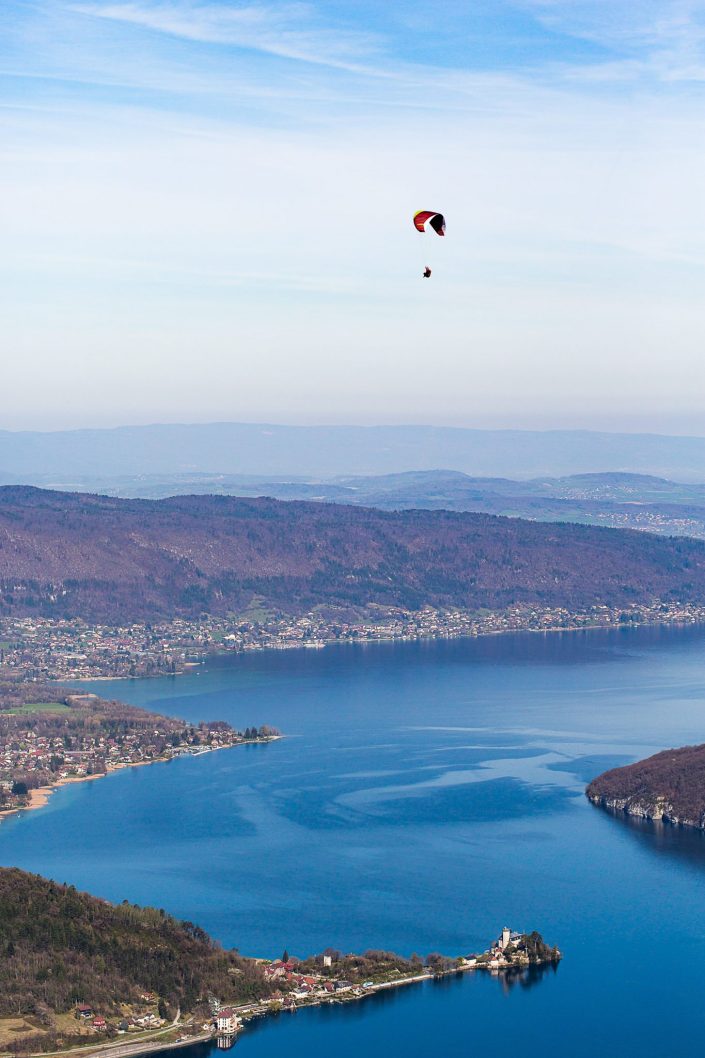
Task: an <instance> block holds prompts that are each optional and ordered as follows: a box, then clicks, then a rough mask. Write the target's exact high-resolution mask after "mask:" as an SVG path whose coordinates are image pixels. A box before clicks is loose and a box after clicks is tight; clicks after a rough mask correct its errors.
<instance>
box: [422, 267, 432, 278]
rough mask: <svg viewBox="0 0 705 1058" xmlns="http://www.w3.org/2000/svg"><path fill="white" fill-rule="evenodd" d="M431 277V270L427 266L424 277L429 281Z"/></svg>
mask: <svg viewBox="0 0 705 1058" xmlns="http://www.w3.org/2000/svg"><path fill="white" fill-rule="evenodd" d="M430 275H431V269H430V268H429V267H428V265H426V267H425V268H424V270H423V277H424V279H428V278H429V277H430Z"/></svg>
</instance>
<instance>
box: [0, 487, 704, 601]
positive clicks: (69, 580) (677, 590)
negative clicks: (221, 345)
mask: <svg viewBox="0 0 705 1058" xmlns="http://www.w3.org/2000/svg"><path fill="white" fill-rule="evenodd" d="M253 600H257V601H258V603H260V604H264V605H266V606H268V607H270V608H272V609H275V610H278V611H280V612H283V613H293V614H296V613H300V612H305V611H309V610H312V609H314V608H315V607H328V608H333V609H336V610H337V611H338V612H346V613H347V612H359V611H360V610H362V609H365V608H367V607H369V606H370V605H375V604H377V605H381V606H400V607H404V608H408V609H417V608H420V607H422V606H424V605H431V606H435V607H443V606H453V607H462V608H466V609H478V608H489V609H501V608H505V607H507V606H510V605H512V604H536V605H542V606H564V607H567V608H569V609H580V608H584V607H588V606H594V605H600V604H604V605H608V606H617V607H619V606H626V605H628V604H630V603H652V602H653V601H654V600H660V601H664V602H673V601H677V602H696V603H703V602H705V544H703V543H700V542H698V541H692V540H685V539H679V540H676V539H671V538H661V537H656V536H654V535H651V534H644V533H635V532H628V531H620V530H607V529H599V528H595V527H593V526H581V525H571V524H554V523H549V524H541V523H537V522H529V521H523V520H521V519H510V518H497V517H492V516H490V515H482V514H465V513H454V512H449V511H425V510H424V511H421V510H410V511H395V512H387V511H379V510H375V509H368V508H356V507H349V506H339V505H334V504H318V503H305V502H291V503H285V502H281V501H277V500H269V499H240V498H236V497H229V496H181V497H175V498H171V499H164V500H158V501H155V500H119V499H113V498H107V497H98V496H91V495H85V494H77V493H60V492H50V491H44V490H40V489H33V488H14V487H7V488H3V489H0V615H2V614H8V613H14V614H44V615H52V616H59V617H64V616H80V617H84V618H87V619H93V620H103V621H114V622H117V621H123V620H126V619H146V620H149V619H151V618H153V617H156V616H176V615H184V616H194V615H198V614H199V613H201V612H209V613H214V614H222V613H228V612H240V611H242V610H243V609H244V608H245V607H247V606H248V605H250V604H251V603H252V601H253Z"/></svg>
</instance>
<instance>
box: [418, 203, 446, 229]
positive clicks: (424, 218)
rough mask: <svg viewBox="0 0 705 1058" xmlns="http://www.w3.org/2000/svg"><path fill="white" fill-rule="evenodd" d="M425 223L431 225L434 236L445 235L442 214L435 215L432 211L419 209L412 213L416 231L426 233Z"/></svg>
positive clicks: (444, 220)
mask: <svg viewBox="0 0 705 1058" xmlns="http://www.w3.org/2000/svg"><path fill="white" fill-rule="evenodd" d="M426 222H428V223H429V224H430V225H431V227H432V228H433V230H434V231H435V233H436V235H445V233H446V219H445V217H444V216H443V214H442V213H435V212H434V211H433V210H432V209H420V210H419V211H418V213H414V227H415V228H416V230H417V231H426Z"/></svg>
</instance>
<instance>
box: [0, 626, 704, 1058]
mask: <svg viewBox="0 0 705 1058" xmlns="http://www.w3.org/2000/svg"><path fill="white" fill-rule="evenodd" d="M82 686H84V687H85V684H83V685H82ZM92 689H95V690H96V691H98V692H99V693H101V694H104V695H105V694H108V693H112V694H114V695H115V697H121V698H123V699H124V700H127V701H131V702H134V703H135V704H139V705H143V706H148V707H153V708H155V709H159V710H162V711H164V712H168V713H171V714H173V715H178V716H182V717H184V718H187V719H189V720H194V721H197V720H209V719H216V718H222V719H226V720H229V721H230V722H231V723H233V724H234V725H236V726H239V727H245V726H248V725H251V724H253V723H256V724H260V723H272V724H275V725H276V726H278V727H279V728H281V730H282V731H284V732H285V733H286V735H287V738H286V739H284V740H282V741H280V742H277V743H274V744H271V745H268V746H252V747H241V748H235V749H232V750H227V751H223V752H220V753H215V754H208V755H205V756H202V757H197V758H191V759H187V760H179V761H174V762H171V763H169V764H158V765H155V766H153V767H149V768H136V769H132V770H129V771H124V772H121V773H117V774H113V775H110V776H108V777H107V778H106V779H104V780H100V781H98V782H94V783H84V784H80V785H75V786H70V787H64V788H62V789H60V790H59V791H57V792H56V793H55V794H54V796H53V797H52V799H51V801H50V803H49V805H48V806H47V807H46V808H44V809H42V810H40V811H36V812H31V813H25V814H24V815H21V816H15V817H13V818H11V819H7V820H5V821H4V822H3V823H2V824H1V825H0V862H2V863H4V864H13V865H18V866H20V867H23V868H25V869H28V870H33V871H37V872H39V873H42V874H44V875H49V876H51V877H53V878H55V879H57V880H59V881H67V882H71V883H73V884H75V885H77V886H79V887H80V888H83V889H86V890H88V891H90V892H93V893H95V894H98V895H101V896H104V897H108V898H111V899H114V900H122V899H124V898H127V899H129V900H131V901H134V902H138V903H149V904H155V905H157V906H159V907H164V908H166V909H167V910H168V911H170V912H172V913H174V914H176V915H177V916H179V917H183V918H188V919H192V920H194V921H196V922H198V923H199V924H201V925H202V926H204V927H205V928H206V929H207V930H208V931H209V932H210V933H212V934H213V935H214V936H215V937H217V938H218V939H219V940H221V941H222V942H223V943H224V944H226V945H236V946H237V947H239V948H240V950H241V951H242V952H244V953H246V954H253V955H268V956H278V955H280V954H281V952H282V950H283V949H284V948H285V947H286V948H287V949H288V950H289V951H290V952H291V953H296V954H299V955H303V954H307V953H310V952H316V951H321V950H322V949H323V948H325V947H327V946H328V945H331V946H334V947H336V948H340V949H343V950H346V951H353V950H364V949H365V948H388V949H393V950H396V951H399V952H402V953H407V954H409V953H411V952H414V951H416V952H419V953H421V954H425V953H427V952H429V951H441V952H444V953H447V954H453V955H454V954H458V953H461V952H468V951H471V950H477V949H482V948H484V947H486V945H487V944H488V942H489V941H490V940H491V939H493V938H494V937H495V936H496V934H497V933H498V931H499V929H500V927H501V926H502V925H503V924H505V923H507V924H509V925H511V926H512V927H514V928H518V929H534V928H536V929H539V930H540V931H541V932H542V933H543V934H544V936H545V938H546V939H547V940H548V941H549V942H550V943H557V944H558V945H559V946H560V947H561V949H562V950H563V951H564V953H565V958H564V960H563V962H562V963H561V965H560V966H559V967H558V969H557V970H556V971H554V970H549V971H547V972H544V973H542V974H536V975H533V976H532V977H531V978H529V979H526V980H522V981H517V982H514V983H513V984H510V983H507V982H503V981H502V980H499V979H496V978H491V977H489V976H484V975H481V974H476V975H465V976H464V977H463V978H460V979H457V980H456V979H452V980H446V981H443V982H441V983H433V982H429V983H427V984H424V985H422V986H420V987H414V988H407V989H400V990H398V991H397V992H395V993H394V994H388V995H384V996H375V997H373V998H370V999H367V1000H365V1001H364V1002H363V1003H360V1004H355V1005H352V1004H351V1005H348V1006H343V1007H341V1006H337V1007H333V1008H329V1007H322V1008H316V1009H311V1010H302V1011H299V1012H297V1013H296V1014H293V1015H290V1014H286V1015H281V1016H279V1017H278V1018H273V1019H268V1020H266V1021H262V1022H259V1023H256V1024H255V1025H253V1026H252V1027H251V1028H249V1029H248V1030H247V1031H246V1033H245V1034H244V1035H243V1037H242V1038H241V1039H240V1041H239V1042H238V1043H237V1048H238V1049H239V1050H242V1052H243V1054H244V1055H250V1056H251V1058H259V1056H269V1055H275V1054H279V1053H280V1051H281V1050H282V1048H284V1049H285V1050H286V1053H287V1055H289V1056H294V1058H298V1056H301V1058H303V1056H304V1055H306V1056H310V1055H315V1054H323V1053H327V1052H330V1053H335V1054H336V1055H338V1056H342V1058H346V1056H348V1055H350V1056H352V1055H353V1054H354V1055H356V1056H357V1055H359V1054H360V1053H361V1051H364V1052H365V1053H366V1054H367V1055H368V1056H369V1058H376V1056H377V1055H379V1056H382V1055H385V1056H387V1055H390V1054H404V1055H407V1056H416V1055H419V1056H421V1055H424V1056H427V1055H429V1054H439V1053H445V1052H446V1051H451V1050H452V1051H455V1052H456V1053H460V1054H471V1053H475V1052H476V1051H477V1050H478V1048H489V1047H494V1046H496V1044H497V1043H498V1042H499V1043H500V1045H501V1048H502V1050H503V1051H504V1050H507V1051H509V1052H510V1053H511V1052H512V1051H514V1050H515V1049H516V1050H517V1051H520V1053H521V1054H522V1055H523V1056H524V1058H535V1056H537V1058H538V1056H539V1055H541V1056H542V1058H543V1055H544V1054H545V1053H546V1048H547V1047H552V1048H558V1053H560V1054H564V1055H570V1056H574V1058H583V1056H585V1058H587V1056H590V1058H593V1056H594V1055H595V1054H596V1053H601V1054H602V1055H603V1056H607V1058H610V1056H612V1055H614V1056H615V1058H616V1056H620V1058H632V1056H634V1058H636V1056H640V1058H668V1056H670V1055H673V1054H675V1053H680V1054H686V1055H689V1054H695V1053H696V1052H697V1053H700V1051H701V1049H702V1046H703V1043H704V1042H705V1009H704V1008H703V1004H702V998H701V997H702V988H703V966H705V899H703V896H704V894H705V885H704V883H705V838H704V837H703V835H701V834H700V833H698V832H692V831H687V830H677V829H674V828H668V827H666V828H663V827H658V826H653V825H645V824H640V825H637V824H634V823H632V824H630V823H628V822H627V821H625V820H622V819H615V818H612V817H611V816H609V815H608V814H607V813H605V812H602V811H600V810H598V809H595V808H594V807H592V806H591V805H589V804H588V803H587V801H586V800H585V798H584V796H583V789H584V785H585V783H586V782H587V781H588V780H589V779H590V778H592V777H593V776H594V775H596V774H598V773H599V772H600V771H602V770H604V769H605V768H607V767H610V766H612V765H614V764H618V763H623V762H626V761H628V760H633V759H635V758H638V757H642V756H645V755H647V754H650V753H653V752H655V751H656V750H658V749H661V748H663V747H665V746H670V745H683V744H685V743H688V742H702V741H705V630H702V629H692V628H691V629H660V630H648V629H642V630H624V631H614V632H591V633H580V634H565V635H547V636H539V635H519V636H505V637H494V638H489V639H482V640H457V641H454V642H448V641H440V642H420V643H407V644H378V645H369V646H346V647H339V648H338V647H336V648H326V649H325V650H319V651H316V650H298V651H287V652H278V653H267V654H253V655H250V656H244V657H232V658H224V659H216V660H212V661H210V662H209V663H208V665H207V666H206V667H202V668H200V669H199V670H198V671H197V672H194V673H193V674H191V675H189V676H185V677H179V678H164V679H156V680H143V681H115V682H114V683H105V682H101V683H96V684H95V685H93V688H92ZM208 1050H209V1045H203V1046H201V1047H199V1048H193V1049H192V1051H193V1054H192V1055H191V1058H199V1056H202V1055H203V1056H204V1055H205V1054H206V1051H208ZM179 1054H180V1055H181V1056H182V1058H188V1056H187V1055H185V1054H184V1052H183V1051H181V1052H179Z"/></svg>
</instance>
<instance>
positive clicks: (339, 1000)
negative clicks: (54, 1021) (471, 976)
mask: <svg viewBox="0 0 705 1058" xmlns="http://www.w3.org/2000/svg"><path fill="white" fill-rule="evenodd" d="M560 961H561V957H559V959H557V960H555V961H550V960H546V961H541V962H537V963H526V964H524V965H519V966H500V967H493V966H490V965H488V964H487V963H480V964H478V963H476V962H475V960H474V959H473V960H465V961H464V963H463V964H461V965H457V966H453V967H452V968H451V969H448V970H440V971H437V972H435V973H430V972H429V973H421V974H415V975H414V976H413V977H401V978H399V979H398V980H392V981H380V982H379V983H377V984H369V985H367V987H365V986H364V985H357V986H355V988H354V990H351V992H349V993H345V994H344V995H341V994H338V995H335V994H334V995H325V996H312V997H306V998H303V997H300V998H299V999H298V1001H296V1002H295V1004H294V1005H293V1006H292V1007H290V1008H288V1009H286V1008H283V1007H279V1006H273V1005H272V1004H271V1002H270V1003H267V1001H266V1000H262V1001H260V1002H261V1003H262V1005H261V1006H258V1007H256V1008H255V1007H253V1006H252V1005H244V1004H243V1005H241V1006H238V1007H235V1008H234V1009H235V1010H236V1011H239V1012H240V1025H239V1026H238V1028H237V1030H236V1031H235V1032H234V1033H232V1034H219V1033H218V1032H217V1031H210V1032H200V1033H197V1034H196V1035H194V1036H188V1037H179V1038H178V1039H176V1040H173V1041H171V1042H169V1043H163V1042H157V1039H156V1038H155V1039H154V1040H137V1041H135V1043H133V1044H130V1043H127V1042H124V1041H122V1040H115V1041H111V1042H110V1043H107V1042H105V1043H98V1044H96V1045H95V1046H93V1045H92V1044H90V1043H87V1044H85V1045H81V1046H78V1047H71V1048H67V1049H66V1050H62V1051H43V1052H39V1051H38V1052H30V1053H28V1054H26V1055H24V1056H23V1058H61V1056H63V1055H69V1054H76V1055H85V1058H90V1056H92V1055H112V1056H116V1058H132V1056H133V1055H135V1056H136V1055H143V1054H156V1053H158V1052H160V1051H169V1050H175V1049H177V1048H180V1047H192V1046H195V1045H196V1044H199V1043H214V1044H217V1042H218V1040H219V1039H223V1038H225V1039H230V1040H231V1041H232V1043H231V1044H230V1046H233V1045H234V1044H235V1043H237V1042H238V1041H239V1040H240V1039H241V1038H242V1036H243V1032H244V1030H245V1028H246V1026H247V1025H248V1024H249V1023H250V1022H252V1021H257V1020H259V1019H260V1018H267V1017H275V1016H278V1015H280V1014H294V1013H296V1011H297V1010H306V1009H308V1008H310V1007H322V1006H329V1005H330V1006H335V1005H337V1004H345V1003H359V1002H362V1001H363V1000H365V999H367V998H368V997H369V996H373V995H376V994H377V993H379V992H385V991H389V990H390V989H396V988H404V987H406V986H407V985H418V984H423V983H424V982H433V981H438V980H440V979H441V978H444V977H460V976H462V975H463V974H466V973H474V972H476V971H484V972H486V973H489V974H491V975H492V976H495V977H500V976H503V975H505V974H520V973H523V972H526V971H527V970H529V969H531V968H532V967H547V966H551V965H553V966H558V964H559V962H560ZM265 1004H266V1005H265ZM178 1028H179V1026H178V1025H173V1026H171V1027H170V1031H176V1030H178ZM0 1055H2V1058H11V1055H10V1054H9V1052H5V1051H2V1049H0Z"/></svg>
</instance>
